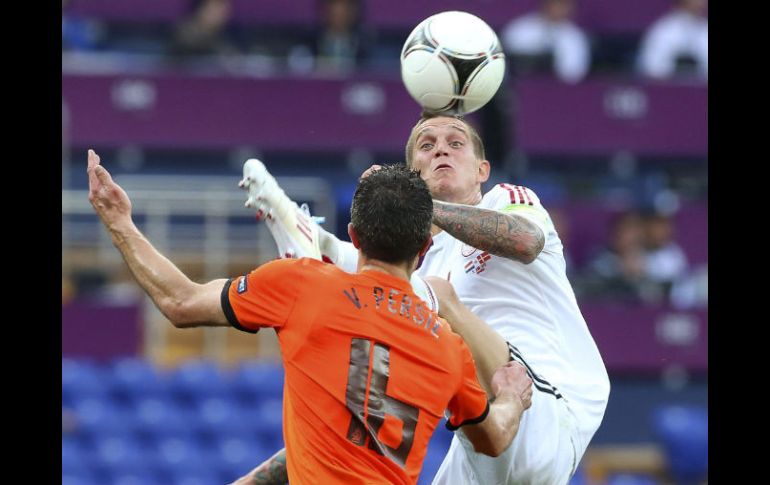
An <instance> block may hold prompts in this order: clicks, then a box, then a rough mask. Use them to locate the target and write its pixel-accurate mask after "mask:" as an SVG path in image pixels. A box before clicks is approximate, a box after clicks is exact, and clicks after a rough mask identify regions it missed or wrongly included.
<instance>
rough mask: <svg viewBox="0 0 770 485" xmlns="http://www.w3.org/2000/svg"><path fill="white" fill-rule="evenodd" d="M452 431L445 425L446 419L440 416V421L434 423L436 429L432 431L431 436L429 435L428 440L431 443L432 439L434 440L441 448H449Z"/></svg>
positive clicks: (452, 436)
mask: <svg viewBox="0 0 770 485" xmlns="http://www.w3.org/2000/svg"><path fill="white" fill-rule="evenodd" d="M454 435H455V434H454V433H453V432H452V431H449V430H448V429H447V427H446V419H445V418H442V419H441V421H439V423H438V424H437V425H436V429H435V430H434V431H433V436H431V438H430V440H431V443H433V441H434V440H435V441H436V444H437V446H441V447H442V448H445V449H447V450H448V449H449V445H450V444H451V443H452V438H454Z"/></svg>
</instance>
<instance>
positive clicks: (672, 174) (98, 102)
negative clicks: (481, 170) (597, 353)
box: [62, 0, 708, 485]
mask: <svg viewBox="0 0 770 485" xmlns="http://www.w3.org/2000/svg"><path fill="white" fill-rule="evenodd" d="M196 3H200V2H196ZM511 3H514V2H504V1H501V0H488V1H473V2H471V1H444V2H440V1H438V0H431V1H426V2H419V3H418V2H410V1H408V0H392V1H389V2H373V1H369V2H365V3H364V5H363V9H362V12H361V24H362V25H363V26H365V27H366V29H365V36H366V38H367V39H368V43H367V46H368V50H367V55H366V57H365V58H361V59H358V61H357V62H356V63H355V64H354V65H347V64H324V63H323V62H320V61H318V60H315V61H314V58H313V55H312V52H311V51H312V49H310V48H308V47H307V46H308V45H310V44H312V39H313V38H314V35H315V33H316V31H317V29H318V26H319V25H320V22H321V21H320V11H321V10H320V7H319V6H318V5H317V4H316V2H315V0H292V1H291V2H277V1H272V0H270V1H267V0H265V1H259V2H249V1H245V0H232V2H231V11H230V15H229V20H228V21H227V23H226V26H225V28H224V30H223V31H222V32H221V35H222V38H224V39H226V40H227V46H228V47H227V48H225V49H219V48H211V49H209V50H206V49H201V50H199V51H197V52H192V51H191V52H181V51H180V50H179V49H178V48H176V47H175V45H176V44H175V41H174V38H175V36H176V35H177V33H176V31H177V29H179V27H180V26H181V25H183V24H184V22H185V21H186V20H187V19H188V18H189V17H190V13H191V11H192V9H193V8H194V2H189V1H187V0H155V1H153V2H149V1H133V2H129V1H125V0H120V1H117V0H116V1H110V2H107V1H105V0H80V1H78V0H73V1H71V2H63V11H62V12H63V17H62V18H63V22H62V41H63V49H62V230H63V232H62V484H65V483H66V484H70V485H75V484H81V485H84V484H102V485H103V484H108V483H115V484H121V485H130V484H146V485H149V484H153V483H164V484H186V485H193V484H204V483H206V484H208V483H224V482H226V481H228V480H234V479H235V478H237V477H238V476H240V475H241V474H243V473H245V472H246V471H247V470H249V469H251V468H252V467H253V466H255V465H256V464H258V463H259V462H260V461H261V460H262V459H264V458H267V457H268V456H269V455H270V454H272V452H274V451H275V450H277V449H278V448H280V447H281V446H282V440H281V437H280V419H281V418H280V414H281V408H280V405H281V401H280V399H281V395H280V392H281V379H280V378H281V373H280V361H279V356H278V352H277V348H276V340H275V338H274V336H272V335H271V334H270V332H261V333H260V334H258V335H256V336H253V335H247V334H243V333H239V332H237V331H235V330H223V329H192V330H177V329H174V328H173V327H171V325H169V324H168V322H167V321H165V320H164V319H163V317H162V316H161V315H160V314H159V313H158V312H157V310H155V308H154V307H153V306H152V304H151V303H150V302H149V301H148V300H147V299H146V298H144V297H143V296H142V294H141V293H140V292H139V291H138V289H137V286H136V285H135V284H134V283H133V281H132V280H131V278H130V275H129V274H128V272H127V270H126V268H125V267H124V264H123V262H122V260H121V259H120V256H119V253H118V252H117V251H116V250H115V249H114V248H113V247H112V245H111V243H110V240H109V237H108V236H107V234H106V233H105V231H104V230H103V229H102V228H101V226H100V225H99V224H98V221H97V220H96V218H95V216H93V215H92V210H91V208H90V205H89V203H88V200H87V195H86V194H87V192H86V191H87V178H86V175H85V153H86V150H87V148H94V149H95V150H96V151H97V153H99V154H100V155H101V157H102V160H103V163H104V164H105V166H106V167H107V168H108V169H109V170H110V171H111V172H112V173H113V176H114V177H115V178H116V180H117V181H118V183H120V184H121V185H123V186H124V187H125V188H126V190H127V191H128V193H129V195H130V197H131V198H132V201H133V203H134V211H135V219H136V220H137V221H138V223H139V225H140V228H141V229H142V230H143V231H145V233H146V234H147V235H148V237H149V238H150V240H151V241H152V242H153V244H155V245H156V246H157V247H158V248H159V249H161V250H162V251H163V252H165V253H166V254H168V255H170V257H171V259H172V260H173V261H174V262H175V263H176V264H178V265H179V266H180V267H181V268H182V269H183V270H184V271H185V272H186V273H187V274H188V275H190V276H191V277H193V278H194V279H196V280H198V281H205V280H208V279H212V278H216V277H222V276H226V275H230V276H233V275H238V274H243V273H245V272H247V271H249V270H250V269H251V268H252V267H253V266H255V265H257V264H259V263H262V262H264V261H267V260H270V259H272V258H274V257H276V256H277V254H276V251H275V248H274V245H273V243H272V240H271V239H270V236H269V234H268V233H267V230H266V229H265V227H264V225H260V224H256V223H255V222H254V217H253V215H252V213H251V212H250V211H249V210H247V209H245V208H243V201H244V200H245V199H244V197H243V192H241V191H240V190H238V189H237V186H236V185H237V182H238V180H240V176H241V166H242V163H243V161H245V160H246V159H247V158H249V157H253V156H256V157H259V158H261V159H262V160H263V161H264V162H265V163H266V165H267V166H268V168H269V169H270V171H271V172H272V173H273V174H275V175H276V176H277V178H278V180H279V182H280V183H281V185H282V186H283V187H284V188H285V189H286V190H287V192H288V194H289V195H290V196H291V197H292V198H294V199H295V200H297V201H299V202H307V203H308V204H309V206H310V208H311V210H312V212H313V213H314V214H317V215H322V216H325V217H326V222H325V226H326V227H327V228H331V229H333V230H335V231H336V232H337V234H338V235H339V236H340V237H342V236H343V235H344V234H345V232H344V228H345V225H346V224H347V222H348V218H349V216H348V210H349V204H350V199H351V195H352V190H353V188H354V186H355V181H356V178H357V176H358V175H359V174H360V173H361V172H362V171H363V170H364V169H365V168H367V167H368V166H369V165H370V164H371V163H374V162H377V163H382V162H390V161H400V160H402V159H403V144H404V142H405V140H406V137H407V135H408V131H409V129H410V127H411V126H412V125H413V123H414V121H416V119H417V117H418V115H419V109H418V108H417V106H416V105H415V103H414V102H413V101H412V100H411V99H410V98H409V97H408V95H407V93H406V91H405V90H404V88H403V86H402V85H401V81H400V77H399V70H398V54H399V50H400V47H401V43H402V42H403V39H405V37H406V35H407V34H408V32H409V31H410V30H411V28H412V27H414V25H416V24H417V23H418V22H419V21H420V20H422V19H423V18H425V17H427V16H428V15H430V14H431V13H435V12H438V11H442V10H450V9H460V10H466V11H469V12H472V13H475V14H477V15H479V16H481V17H482V18H483V19H485V20H486V21H488V22H489V23H490V24H491V25H492V26H493V27H494V28H495V29H496V30H497V31H498V32H500V29H501V28H502V27H503V26H504V25H505V24H506V23H507V22H508V21H509V20H510V19H512V18H514V17H517V16H519V15H521V14H523V13H526V12H529V11H532V10H533V9H536V8H537V2H535V1H529V0H528V1H521V2H515V3H514V4H513V5H509V4H511ZM671 4H672V2H670V1H668V0H649V1H647V2H633V1H631V0H624V1H616V2H609V4H608V3H607V2H600V1H599V0H584V1H580V2H578V3H577V11H576V22H577V23H578V25H580V26H581V27H582V28H583V29H585V30H586V32H587V33H588V34H589V36H590V39H591V51H592V57H593V59H592V65H591V70H590V73H589V75H588V76H587V77H586V78H585V79H583V80H582V81H581V82H578V83H565V82H563V81H560V80H559V79H557V78H556V77H555V76H554V75H553V74H551V73H550V72H549V71H548V70H547V69H546V70H542V69H541V70H538V69H534V68H533V69H530V70H525V69H523V68H520V67H518V66H515V65H513V59H511V62H510V64H511V65H510V66H509V68H510V70H509V73H508V74H507V76H506V79H505V81H504V86H503V88H502V89H501V91H500V92H499V93H498V95H497V96H496V97H495V99H494V100H493V102H492V103H490V105H488V106H487V107H485V108H483V109H482V110H481V111H480V112H478V113H476V114H474V115H473V116H472V120H473V121H474V122H475V123H476V125H477V126H478V127H479V128H480V129H481V132H482V137H483V138H484V140H485V142H486V143H487V149H488V157H489V158H490V161H491V163H492V166H493V169H492V170H493V174H492V179H491V180H490V182H489V183H488V184H487V185H486V187H487V188H488V187H490V186H491V184H492V183H495V182H513V183H517V184H521V185H525V186H528V187H530V188H532V189H533V190H535V192H536V193H538V194H539V196H540V198H541V199H542V201H543V203H544V205H545V206H546V208H548V209H549V211H551V212H552V215H554V218H555V219H556V220H557V223H558V224H559V225H560V228H559V229H560V233H561V234H562V239H563V240H564V241H565V249H566V252H567V253H568V255H569V260H568V265H569V272H570V277H571V280H572V281H573V283H574V285H575V289H576V292H577V294H578V301H579V303H580V305H581V309H582V310H583V313H584V315H585V317H586V320H587V322H588V324H589V327H590V328H591V330H592V333H593V334H594V337H595V339H596V341H597V344H598V346H599V348H600V350H601V352H602V354H603V356H604V358H605V362H606V364H607V366H608V369H609V372H610V377H611V380H612V386H613V387H612V393H611V396H610V402H609V406H608V409H607V413H606V415H605V420H604V423H603V425H602V427H601V428H600V429H599V431H598V432H597V434H596V436H595V438H594V440H593V442H592V445H591V446H590V447H589V450H588V452H587V453H586V456H585V457H584V459H583V462H582V464H581V468H580V471H579V473H578V475H577V476H576V477H575V479H574V480H573V483H575V484H578V483H586V484H596V485H599V484H613V485H621V484H624V485H629V484H638V485H642V484H654V483H658V484H668V483H688V480H692V483H700V482H699V480H705V476H706V475H705V473H703V471H704V470H705V467H706V449H707V448H705V446H706V443H707V441H706V440H707V425H706V423H705V420H704V416H705V413H707V405H708V403H707V358H708V355H707V344H708V325H707V324H708V318H707V310H708V307H707V262H708V246H707V233H708V222H707V214H708V208H707V202H706V197H707V192H708V176H707V171H708V157H707V109H708V103H707V96H708V85H707V81H705V80H702V79H698V78H695V77H693V76H692V75H691V74H689V73H688V71H687V70H686V69H684V70H683V71H682V72H681V73H680V74H678V75H677V76H675V77H673V78H671V79H667V80H655V81H652V80H648V79H644V78H642V77H640V76H638V75H637V74H635V73H634V72H633V57H634V53H635V52H636V50H637V49H638V45H639V40H640V38H641V36H642V33H643V32H644V30H645V29H646V28H647V27H648V26H649V25H650V24H651V23H652V22H653V21H654V20H655V19H656V18H657V17H659V16H660V15H662V14H664V13H665V12H666V11H667V10H668V9H669V8H670V7H671ZM209 47H211V46H209ZM633 211H640V212H641V213H643V214H647V213H650V212H653V211H654V212H655V213H657V214H662V215H663V216H665V217H666V218H667V219H668V221H670V223H671V224H672V228H673V240H674V242H675V244H677V245H678V246H679V247H681V249H682V250H683V252H684V254H685V255H686V258H687V263H688V266H687V269H686V270H685V271H683V272H682V273H681V274H680V275H678V277H677V279H676V281H669V282H667V283H664V284H662V285H654V284H650V285H647V286H645V285H640V286H639V287H635V288H634V289H633V290H629V291H616V290H617V285H616V282H614V281H601V280H600V279H597V276H596V274H594V273H592V272H591V269H592V261H594V260H595V257H596V255H597V254H598V253H599V252H600V250H601V248H602V247H606V245H607V242H608V241H609V239H610V237H611V231H612V228H613V223H614V221H616V220H617V219H618V217H620V216H622V215H623V214H627V213H629V212H633ZM449 438H450V435H449V433H444V432H440V433H437V435H436V437H435V438H434V440H433V442H432V443H431V448H430V451H429V456H428V458H427V459H426V462H425V468H424V473H423V477H422V478H421V480H420V483H429V480H426V478H429V477H430V476H432V473H433V471H434V470H435V469H436V468H437V467H438V464H439V463H440V461H441V458H442V456H443V452H444V450H445V449H446V447H447V446H448V442H449Z"/></svg>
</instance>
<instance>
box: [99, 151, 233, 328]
mask: <svg viewBox="0 0 770 485" xmlns="http://www.w3.org/2000/svg"><path fill="white" fill-rule="evenodd" d="M87 172H88V185H89V192H88V200H89V201H90V202H91V205H93V207H94V209H95V210H96V213H97V214H98V215H99V218H100V219H101V221H102V223H103V224H104V226H105V227H106V228H107V230H108V231H109V232H110V236H112V243H113V244H114V245H115V247H116V248H117V249H118V250H119V251H120V254H121V255H122V256H123V260H124V261H125V262H126V265H128V268H129V270H131V274H133V276H134V278H135V279H136V281H137V283H139V285H140V286H141V287H142V289H144V291H145V292H146V293H147V294H148V295H149V296H150V298H151V299H152V301H153V302H154V303H155V305H156V306H157V307H158V309H159V310H160V311H161V312H162V313H163V315H165V316H166V318H168V319H169V320H170V321H171V323H173V324H174V326H176V327H193V326H199V325H207V326H228V325H229V323H228V321H227V318H226V317H225V313H224V311H223V310H222V305H221V302H220V295H221V292H222V288H223V287H224V284H225V282H226V281H227V280H225V279H219V280H214V281H211V282H209V283H206V284H198V283H195V282H193V281H191V280H190V279H189V278H188V277H187V276H186V275H185V274H184V273H182V272H181V271H180V270H179V268H177V267H176V266H175V265H174V263H172V262H171V261H169V260H168V259H167V258H166V257H165V256H163V255H162V254H161V253H160V252H159V251H158V250H157V249H155V248H154V247H153V245H152V244H150V241H148V240H147V238H145V237H144V235H143V234H142V233H141V232H140V231H139V229H138V228H137V227H136V225H135V224H134V221H133V220H132V218H131V200H130V199H129V198H128V195H127V194H126V192H125V191H124V190H123V188H122V187H120V186H119V185H118V184H116V183H115V182H114V181H113V180H112V177H111V176H110V173H109V172H108V171H107V169H105V168H104V167H102V166H101V165H100V159H99V156H98V155H97V154H96V153H95V152H94V151H93V150H88V170H87Z"/></svg>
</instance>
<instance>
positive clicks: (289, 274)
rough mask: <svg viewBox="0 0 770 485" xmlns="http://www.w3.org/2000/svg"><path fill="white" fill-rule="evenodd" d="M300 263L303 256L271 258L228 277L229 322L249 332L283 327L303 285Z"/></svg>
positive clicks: (224, 291)
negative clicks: (263, 328) (246, 272)
mask: <svg viewBox="0 0 770 485" xmlns="http://www.w3.org/2000/svg"><path fill="white" fill-rule="evenodd" d="M301 263H302V260H301V259H280V260H275V261H270V262H269V263H266V264H264V265H262V266H260V267H259V268H257V269H255V270H253V271H252V272H251V273H249V274H247V275H244V276H240V277H238V278H233V279H231V280H230V281H228V282H227V283H226V284H225V286H224V288H223V289H222V310H223V311H224V313H225V316H226V317H227V320H228V321H229V322H230V325H232V326H233V327H235V328H237V329H239V330H243V331H244V332H249V333H256V332H257V331H258V330H259V329H260V328H261V327H274V328H281V327H283V326H284V324H285V323H286V321H287V320H288V318H289V315H290V314H291V312H292V310H293V309H294V306H295V305H296V302H297V300H298V297H299V294H300V291H301V288H302V286H303V280H304V278H303V273H304V272H303V266H302V264H301Z"/></svg>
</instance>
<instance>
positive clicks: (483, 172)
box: [479, 160, 489, 184]
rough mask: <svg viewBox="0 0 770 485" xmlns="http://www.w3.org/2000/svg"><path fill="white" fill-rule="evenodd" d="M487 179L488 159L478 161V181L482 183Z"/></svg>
mask: <svg viewBox="0 0 770 485" xmlns="http://www.w3.org/2000/svg"><path fill="white" fill-rule="evenodd" d="M487 180H489V160H481V161H480V162H479V183H482V184H483V183H484V182H486V181H487Z"/></svg>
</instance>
